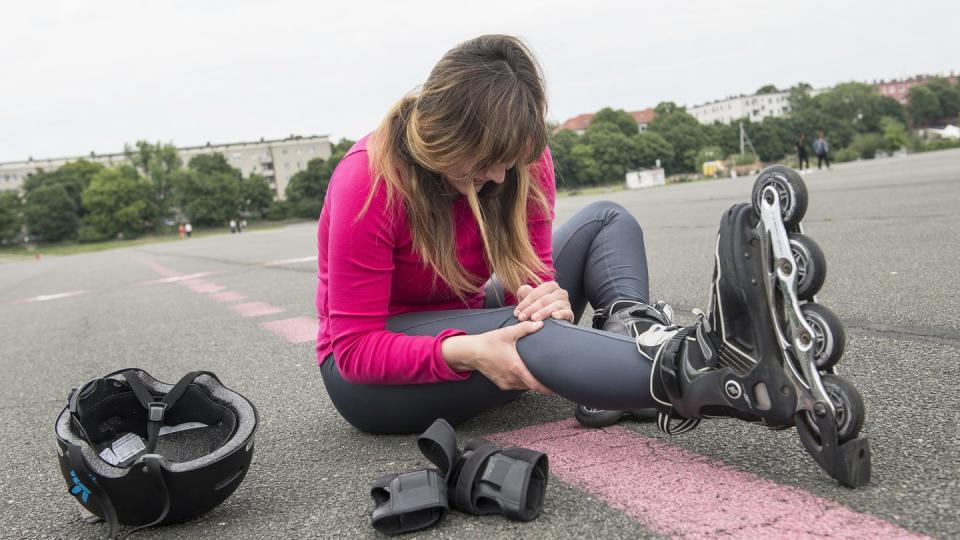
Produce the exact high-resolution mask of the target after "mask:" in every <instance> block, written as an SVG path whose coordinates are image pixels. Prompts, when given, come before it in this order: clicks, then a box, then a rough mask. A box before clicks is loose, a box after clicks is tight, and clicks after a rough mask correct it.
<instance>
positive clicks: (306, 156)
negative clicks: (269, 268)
mask: <svg viewBox="0 0 960 540" xmlns="http://www.w3.org/2000/svg"><path fill="white" fill-rule="evenodd" d="M332 150H333V144H332V143H331V142H330V139H329V137H327V136H326V135H319V136H309V137H300V136H291V137H287V138H286V139H272V140H264V139H261V140H259V141H256V142H236V143H226V144H206V145H204V146H185V147H182V148H177V154H178V155H179V156H180V159H181V160H183V163H184V165H186V164H187V163H188V162H189V161H190V158H192V157H193V156H197V155H202V154H223V157H224V158H226V160H227V162H228V163H229V164H230V165H231V166H232V167H234V168H237V169H239V170H240V171H241V172H242V173H243V175H244V176H249V175H251V174H259V175H261V176H263V177H265V178H266V179H267V182H268V183H269V184H270V187H271V188H272V189H273V190H274V192H275V193H276V197H277V199H281V200H282V199H283V198H284V193H285V191H286V189H287V184H288V183H289V182H290V178H291V177H292V176H293V175H294V174H296V173H298V172H300V171H303V170H306V168H307V162H308V161H310V160H312V159H316V158H322V159H327V158H329V157H330V154H331V152H332ZM81 159H84V160H87V161H91V162H94V163H102V164H104V165H106V166H108V167H112V166H116V165H121V164H123V163H127V157H126V155H124V154H123V153H118V154H91V155H89V156H76V157H65V158H47V159H33V158H30V159H28V160H26V161H8V162H3V163H0V191H5V190H14V189H20V186H22V185H23V181H24V180H25V179H26V177H27V176H28V175H29V174H31V173H34V172H37V170H38V169H39V170H44V171H52V170H54V169H57V168H58V167H60V166H62V165H64V164H66V163H69V162H71V161H78V160H81Z"/></svg>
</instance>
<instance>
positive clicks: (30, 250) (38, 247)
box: [0, 219, 307, 258]
mask: <svg viewBox="0 0 960 540" xmlns="http://www.w3.org/2000/svg"><path fill="white" fill-rule="evenodd" d="M304 221H307V220H301V219H285V220H282V221H260V222H256V223H251V224H250V225H249V226H248V227H247V228H246V230H245V232H251V231H263V230H268V229H276V228H279V227H283V226H286V225H292V224H295V223H303V222H304ZM229 233H230V229H229V228H228V227H213V228H209V229H206V228H205V229H194V230H193V236H192V237H191V238H190V240H193V239H194V238H203V237H206V236H215V235H220V234H229ZM178 240H180V237H179V235H177V234H161V235H145V236H141V237H139V238H133V239H131V240H108V241H105V242H90V243H83V244H81V243H80V242H61V243H56V244H15V245H10V246H0V258H3V257H9V258H26V257H34V256H36V255H76V254H78V253H91V252H94V251H105V250H108V249H117V248H125V247H133V246H143V245H147V244H159V243H163V242H174V241H178Z"/></svg>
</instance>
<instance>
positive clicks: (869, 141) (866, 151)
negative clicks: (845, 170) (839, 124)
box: [850, 133, 885, 159]
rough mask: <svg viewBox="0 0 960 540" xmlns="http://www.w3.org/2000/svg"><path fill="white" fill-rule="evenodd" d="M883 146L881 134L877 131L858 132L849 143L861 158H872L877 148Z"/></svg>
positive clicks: (880, 148)
mask: <svg viewBox="0 0 960 540" xmlns="http://www.w3.org/2000/svg"><path fill="white" fill-rule="evenodd" d="M884 146H885V144H884V140H883V135H880V134H879V133H858V134H856V135H855V136H854V137H853V141H852V142H851V143H850V148H853V149H854V150H856V152H857V154H858V155H859V156H860V157H861V158H863V159H873V158H874V157H875V156H876V155H877V150H882V149H883V148H884Z"/></svg>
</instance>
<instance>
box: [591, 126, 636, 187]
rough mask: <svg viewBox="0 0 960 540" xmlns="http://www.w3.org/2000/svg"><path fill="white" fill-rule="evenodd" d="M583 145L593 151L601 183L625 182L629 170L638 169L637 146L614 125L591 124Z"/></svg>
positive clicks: (630, 137)
mask: <svg viewBox="0 0 960 540" xmlns="http://www.w3.org/2000/svg"><path fill="white" fill-rule="evenodd" d="M583 143H584V144H586V145H589V146H590V148H591V149H592V151H593V152H592V153H593V159H594V160H595V161H596V164H597V167H598V169H599V173H600V176H599V182H600V183H604V184H607V183H620V182H623V181H624V178H625V177H626V173H627V170H629V169H633V168H636V166H637V162H638V161H639V160H638V159H637V146H636V144H635V143H634V141H633V138H632V136H627V135H625V134H624V133H623V131H621V130H620V128H619V127H618V126H617V125H615V124H613V123H609V122H601V123H599V124H593V123H591V124H590V128H589V129H587V132H586V133H585V134H584V135H583Z"/></svg>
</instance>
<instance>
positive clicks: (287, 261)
mask: <svg viewBox="0 0 960 540" xmlns="http://www.w3.org/2000/svg"><path fill="white" fill-rule="evenodd" d="M315 260H317V256H316V255H314V256H312V257H300V258H299V259H281V260H279V261H271V262H268V263H263V266H281V265H284V264H297V263H303V262H310V261H315Z"/></svg>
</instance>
